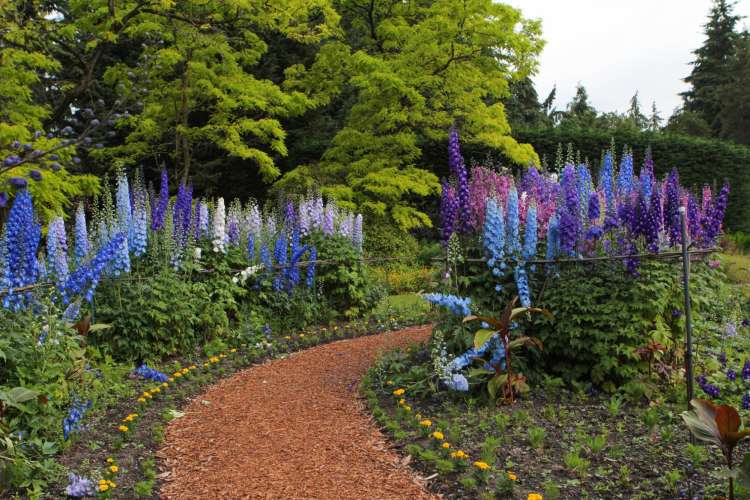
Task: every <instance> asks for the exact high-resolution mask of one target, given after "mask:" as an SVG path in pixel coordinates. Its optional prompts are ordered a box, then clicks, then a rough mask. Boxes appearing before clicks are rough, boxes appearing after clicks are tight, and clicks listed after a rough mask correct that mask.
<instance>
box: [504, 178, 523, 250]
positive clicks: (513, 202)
mask: <svg viewBox="0 0 750 500" xmlns="http://www.w3.org/2000/svg"><path fill="white" fill-rule="evenodd" d="M507 214H508V237H507V240H506V248H507V252H508V253H509V254H516V253H518V252H520V251H521V240H520V237H521V236H520V227H519V226H520V220H519V213H518V191H516V187H515V186H512V187H511V188H510V191H509V192H508V210H507Z"/></svg>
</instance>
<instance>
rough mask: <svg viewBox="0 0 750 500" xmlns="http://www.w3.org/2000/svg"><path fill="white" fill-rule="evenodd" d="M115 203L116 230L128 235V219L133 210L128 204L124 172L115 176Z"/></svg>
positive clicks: (126, 181)
mask: <svg viewBox="0 0 750 500" xmlns="http://www.w3.org/2000/svg"><path fill="white" fill-rule="evenodd" d="M115 203H116V206H117V226H118V228H119V229H118V230H119V231H121V232H123V233H125V234H129V233H130V218H131V216H132V213H133V208H132V206H131V204H130V186H129V184H128V177H127V176H126V175H125V173H124V172H120V173H119V174H118V175H117V191H116V193H115Z"/></svg>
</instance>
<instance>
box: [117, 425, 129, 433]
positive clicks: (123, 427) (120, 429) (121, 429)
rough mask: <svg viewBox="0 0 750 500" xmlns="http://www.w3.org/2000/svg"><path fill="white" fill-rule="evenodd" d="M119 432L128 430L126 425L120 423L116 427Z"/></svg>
mask: <svg viewBox="0 0 750 500" xmlns="http://www.w3.org/2000/svg"><path fill="white" fill-rule="evenodd" d="M117 429H118V430H119V431H120V432H128V426H127V425H121V426H120V427H118V428H117Z"/></svg>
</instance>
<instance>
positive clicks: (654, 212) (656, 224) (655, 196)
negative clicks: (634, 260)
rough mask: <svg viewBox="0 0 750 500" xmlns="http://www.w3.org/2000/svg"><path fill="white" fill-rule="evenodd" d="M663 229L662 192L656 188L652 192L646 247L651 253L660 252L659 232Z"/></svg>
mask: <svg viewBox="0 0 750 500" xmlns="http://www.w3.org/2000/svg"><path fill="white" fill-rule="evenodd" d="M661 229H662V209H661V190H660V188H659V186H654V188H653V189H652V191H651V199H650V200H649V209H648V226H647V229H646V235H645V236H646V246H647V248H648V251H649V252H651V253H657V252H658V251H659V232H660V231H661Z"/></svg>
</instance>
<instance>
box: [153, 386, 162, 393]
mask: <svg viewBox="0 0 750 500" xmlns="http://www.w3.org/2000/svg"><path fill="white" fill-rule="evenodd" d="M151 392H156V393H159V392H161V389H159V388H158V387H154V388H153V389H151Z"/></svg>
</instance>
